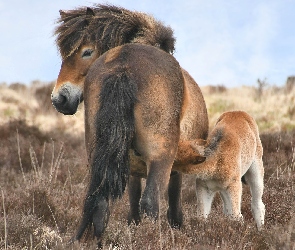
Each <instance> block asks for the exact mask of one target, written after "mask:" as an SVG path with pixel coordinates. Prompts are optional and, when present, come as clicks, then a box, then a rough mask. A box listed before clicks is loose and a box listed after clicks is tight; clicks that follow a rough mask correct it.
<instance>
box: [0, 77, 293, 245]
mask: <svg viewBox="0 0 295 250" xmlns="http://www.w3.org/2000/svg"><path fill="white" fill-rule="evenodd" d="M51 85H52V84H51ZM51 85H50V84H43V83H39V82H35V83H34V84H32V85H31V86H30V87H26V86H24V85H21V84H13V85H10V86H6V85H5V84H3V85H1V86H0V118H1V119H0V121H1V122H0V144H1V152H0V187H1V196H2V197H1V206H0V213H1V216H0V249H74V250H75V249H95V244H94V243H95V242H94V241H89V242H81V243H78V242H76V243H75V244H73V245H69V244H68V241H69V240H70V239H71V237H72V236H73V234H74V233H75V230H76V228H77V226H78V223H79V218H80V216H81V211H82V205H83V199H84V196H85V192H86V189H87V186H86V185H87V183H88V180H87V178H88V166H87V159H86V154H85V151H84V150H85V149H84V138H83V131H84V128H83V107H81V109H80V110H79V111H78V113H77V115H75V116H72V117H66V116H63V115H61V114H58V113H57V112H55V111H54V110H50V109H52V108H51V106H50V98H49V97H48V93H50V91H49V89H51V88H52V86H51ZM288 88H289V86H288ZM202 90H203V93H204V96H205V99H206V103H207V108H208V111H209V118H210V124H211V125H213V124H214V123H215V121H216V118H217V117H219V115H220V114H221V113H222V112H224V111H228V110H236V109H242V110H245V111H247V112H248V113H249V114H251V115H252V116H253V117H254V118H255V119H256V121H257V123H258V125H259V129H260V134H261V140H262V144H263V147H264V156H263V160H264V167H265V191H264V195H263V202H264V203H265V207H266V217H265V229H264V230H262V231H261V232H258V231H257V230H256V228H255V222H254V220H253V217H252V213H251V210H250V199H251V195H250V190H249V187H248V186H247V185H243V201H242V214H243V216H244V223H243V224H241V223H239V222H233V221H231V220H229V219H228V218H226V217H224V215H223V213H222V202H221V199H220V197H219V196H217V197H216V198H215V200H214V202H213V206H212V213H211V214H210V216H209V219H208V220H207V221H202V220H198V219H197V216H196V197H195V191H194V177H192V176H185V177H184V181H183V212H184V226H183V227H182V228H181V229H180V230H176V229H171V228H170V227H169V224H168V222H167V219H166V210H167V204H165V203H162V204H161V216H160V219H159V220H158V221H157V222H153V221H151V220H150V219H148V218H144V219H143V221H142V223H141V224H140V225H139V226H135V225H131V226H130V227H128V226H127V219H126V218H127V211H128V197H127V195H126V194H125V195H124V196H123V198H122V199H121V200H119V201H116V202H115V203H114V204H112V206H111V217H110V221H109V224H108V227H107V230H106V233H105V235H104V237H103V244H104V245H103V248H104V249H295V120H294V111H293V109H295V102H294V100H295V90H294V89H292V90H289V91H285V89H284V88H278V87H271V86H266V87H264V88H263V90H262V91H261V92H260V96H259V98H257V88H254V87H239V88H235V89H231V88H219V87H218V88H214V87H212V86H211V87H203V88H202ZM4 215H5V216H4Z"/></svg>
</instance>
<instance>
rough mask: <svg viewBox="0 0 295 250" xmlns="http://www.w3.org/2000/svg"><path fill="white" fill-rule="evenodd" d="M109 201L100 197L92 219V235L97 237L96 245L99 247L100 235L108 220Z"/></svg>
mask: <svg viewBox="0 0 295 250" xmlns="http://www.w3.org/2000/svg"><path fill="white" fill-rule="evenodd" d="M109 215H110V211H109V203H108V201H107V200H106V199H105V198H101V200H100V201H99V202H98V205H97V206H96V207H95V209H94V212H93V216H92V221H93V226H94V236H95V237H96V238H97V241H98V243H97V244H98V246H99V247H101V246H102V245H101V237H102V235H103V233H104V231H105V228H106V226H107V224H108V221H109Z"/></svg>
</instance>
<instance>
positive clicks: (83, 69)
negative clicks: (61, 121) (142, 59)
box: [52, 5, 175, 115]
mask: <svg viewBox="0 0 295 250" xmlns="http://www.w3.org/2000/svg"><path fill="white" fill-rule="evenodd" d="M58 23H59V25H58V27H57V28H56V30H55V35H57V39H56V42H57V45H58V48H59V51H60V54H61V56H62V65H61V69H60V72H59V75H58V78H57V83H56V85H55V87H54V89H53V92H52V103H53V105H54V106H55V108H56V109H57V110H58V111H59V112H61V113H63V114H68V115H71V114H74V113H75V112H76V111H77V108H78V105H79V103H80V102H82V101H83V85H84V80H85V76H86V75H87V72H88V70H89V68H90V66H91V65H92V64H93V62H94V61H95V60H96V59H97V58H98V57H99V56H100V55H101V54H103V53H104V52H106V51H108V50H109V49H112V48H114V47H117V46H119V45H123V44H126V43H142V44H148V45H152V46H155V47H159V48H160V49H162V50H164V51H166V52H168V53H172V52H173V51H174V42H175V39H174V37H173V31H172V30H171V28H170V27H166V26H164V25H163V24H162V23H161V22H159V21H156V20H155V19H154V18H152V17H151V16H148V15H146V14H144V13H140V12H133V11H129V10H126V9H123V8H119V7H115V6H109V5H98V6H96V7H93V8H88V7H87V8H85V7H82V8H78V9H75V10H71V11H66V12H65V11H60V18H59V20H58Z"/></svg>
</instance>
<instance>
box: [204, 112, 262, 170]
mask: <svg viewBox="0 0 295 250" xmlns="http://www.w3.org/2000/svg"><path fill="white" fill-rule="evenodd" d="M220 130H222V133H223V136H224V138H226V140H222V141H221V143H222V144H223V145H224V146H225V144H228V145H229V146H230V148H231V150H230V151H228V153H231V154H232V153H233V152H235V153H236V154H238V155H240V157H241V165H242V174H244V173H245V172H246V171H247V169H248V168H249V166H250V165H251V164H252V162H253V160H254V159H255V158H257V157H258V158H261V157H262V145H261V141H260V138H259V132H258V126H257V124H256V122H255V120H254V119H253V118H252V117H251V116H250V115H249V114H247V113H246V112H244V111H230V112H226V113H224V114H222V115H221V116H220V117H219V119H218V120H217V122H216V126H215V128H214V130H213V131H212V133H211V136H210V137H211V138H212V137H214V136H216V133H217V131H220ZM209 140H210V138H209Z"/></svg>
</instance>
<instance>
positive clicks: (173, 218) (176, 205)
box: [167, 171, 183, 228]
mask: <svg viewBox="0 0 295 250" xmlns="http://www.w3.org/2000/svg"><path fill="white" fill-rule="evenodd" d="M181 183H182V174H181V173H179V172H174V171H173V172H172V173H171V175H170V180H169V186H168V199H169V208H168V211H167V217H168V221H169V224H170V225H171V227H174V228H180V227H181V225H182V220H183V214H182V208H181Z"/></svg>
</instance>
